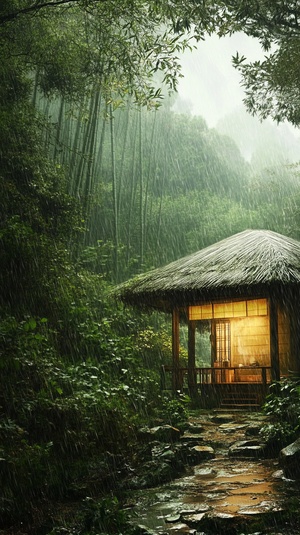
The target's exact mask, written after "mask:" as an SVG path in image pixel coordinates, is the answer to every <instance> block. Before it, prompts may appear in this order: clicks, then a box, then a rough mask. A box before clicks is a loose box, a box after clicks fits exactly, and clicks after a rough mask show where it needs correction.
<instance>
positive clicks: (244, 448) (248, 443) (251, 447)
mask: <svg viewBox="0 0 300 535" xmlns="http://www.w3.org/2000/svg"><path fill="white" fill-rule="evenodd" d="M264 454H265V444H262V443H260V442H258V441H257V440H240V441H238V442H235V443H234V444H232V446H230V448H229V450H228V455H229V457H247V458H249V457H250V458H251V459H253V458H261V457H264Z"/></svg>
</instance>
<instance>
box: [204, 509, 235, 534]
mask: <svg viewBox="0 0 300 535" xmlns="http://www.w3.org/2000/svg"><path fill="white" fill-rule="evenodd" d="M239 524H241V518H240V517H238V516H237V515H233V514H230V513H220V512H209V513H205V515H204V516H203V518H202V519H201V520H200V522H199V523H198V525H197V530H199V529H203V530H204V531H205V532H209V533H213V534H216V533H218V535H220V534H221V533H230V534H232V533H236V531H235V529H236V527H237V526H238V525H239Z"/></svg>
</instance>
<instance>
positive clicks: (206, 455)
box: [191, 446, 215, 461]
mask: <svg viewBox="0 0 300 535" xmlns="http://www.w3.org/2000/svg"><path fill="white" fill-rule="evenodd" d="M191 451H192V452H193V454H194V455H195V456H196V457H197V459H198V460H199V461H203V460H207V459H213V458H214V457H215V452H214V449H213V448H212V447H211V446H194V447H193V448H191Z"/></svg>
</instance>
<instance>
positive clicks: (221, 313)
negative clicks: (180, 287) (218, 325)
mask: <svg viewBox="0 0 300 535" xmlns="http://www.w3.org/2000/svg"><path fill="white" fill-rule="evenodd" d="M267 314H268V306H267V300H266V299H251V300H247V301H230V302H227V303H209V304H206V305H198V306H191V307H189V319H190V320H191V321H193V320H208V319H221V318H245V317H247V316H266V315H267Z"/></svg>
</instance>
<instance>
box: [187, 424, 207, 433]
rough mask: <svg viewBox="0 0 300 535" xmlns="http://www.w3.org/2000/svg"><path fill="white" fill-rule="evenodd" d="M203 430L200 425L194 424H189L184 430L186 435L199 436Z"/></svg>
mask: <svg viewBox="0 0 300 535" xmlns="http://www.w3.org/2000/svg"><path fill="white" fill-rule="evenodd" d="M203 430H204V427H203V425H202V424H196V423H194V422H189V423H188V425H187V428H186V432H187V433H191V434H195V435H199V434H200V433H202V432H203Z"/></svg>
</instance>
